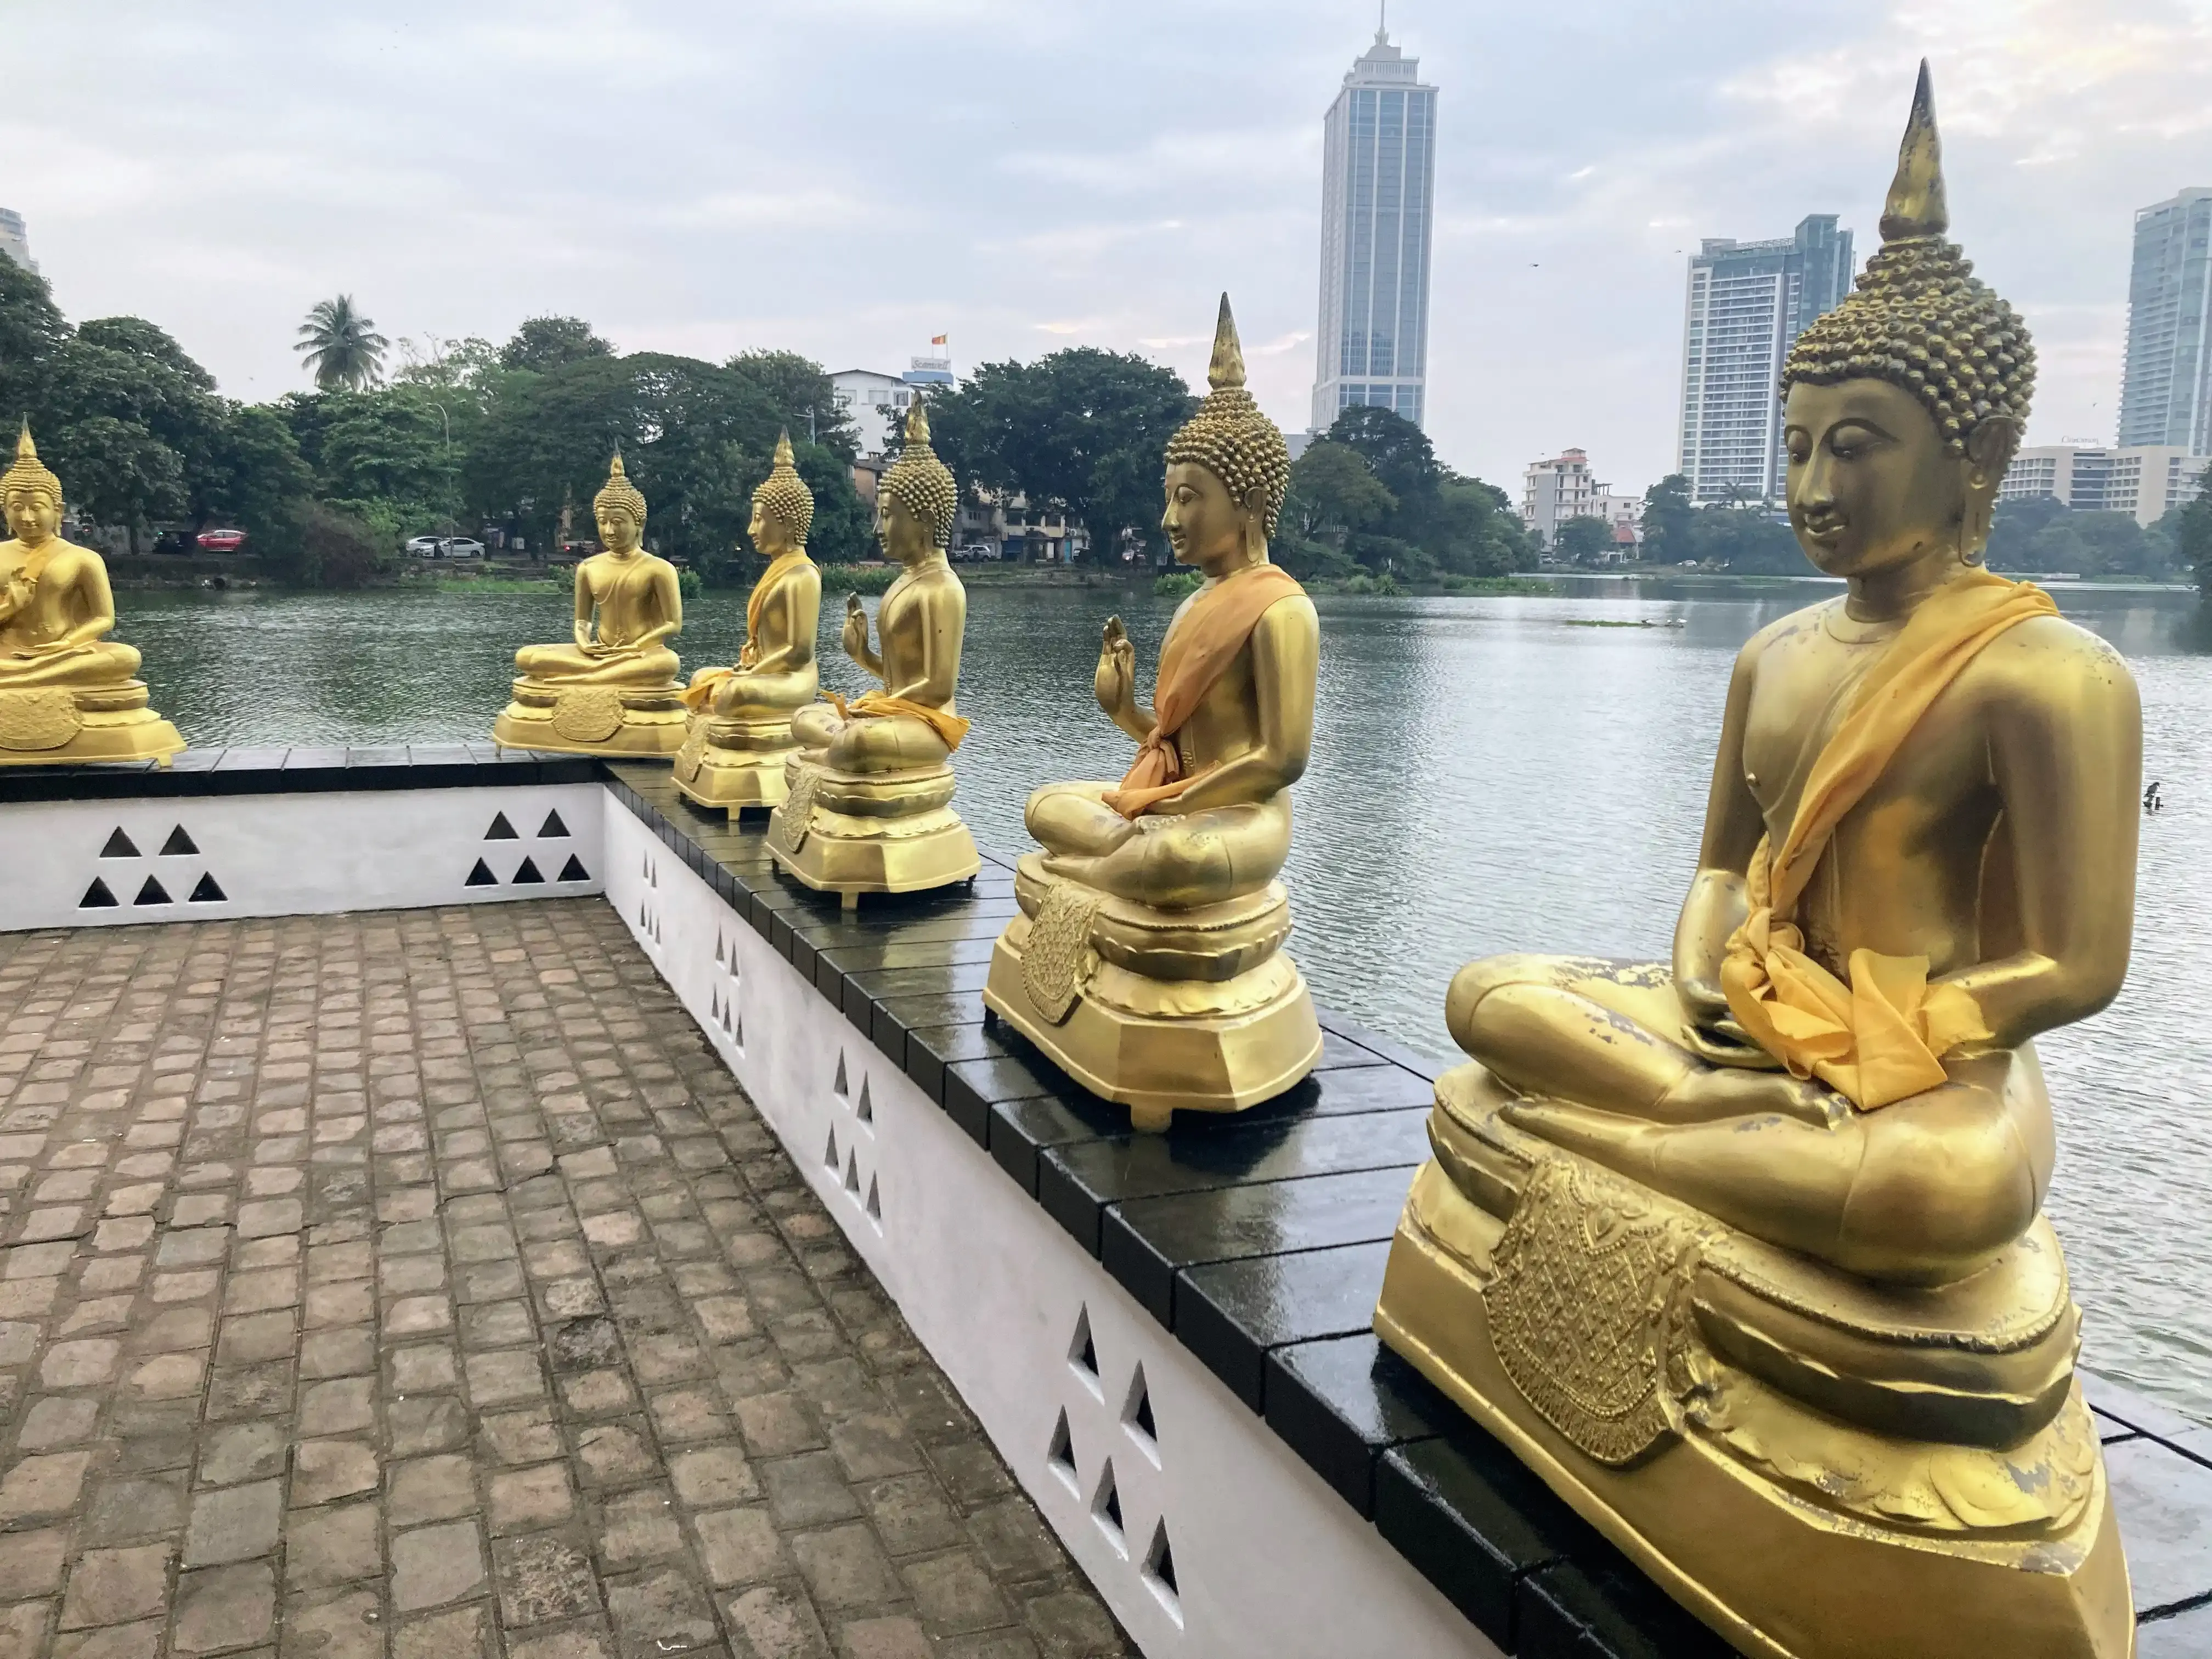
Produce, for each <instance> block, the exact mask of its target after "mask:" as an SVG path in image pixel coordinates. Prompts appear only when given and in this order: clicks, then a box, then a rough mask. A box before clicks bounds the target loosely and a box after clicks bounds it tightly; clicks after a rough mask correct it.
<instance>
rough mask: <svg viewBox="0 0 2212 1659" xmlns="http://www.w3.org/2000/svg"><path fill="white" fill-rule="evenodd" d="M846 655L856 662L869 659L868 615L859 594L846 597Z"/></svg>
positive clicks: (850, 594)
mask: <svg viewBox="0 0 2212 1659" xmlns="http://www.w3.org/2000/svg"><path fill="white" fill-rule="evenodd" d="M844 643H845V654H846V655H847V656H848V657H850V658H851V659H853V660H854V662H861V663H864V662H866V660H867V659H868V613H867V611H866V610H865V609H864V608H863V607H862V606H861V604H860V595H859V594H858V593H848V594H847V595H846V596H845V637H844Z"/></svg>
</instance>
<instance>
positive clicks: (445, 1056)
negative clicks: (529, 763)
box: [0, 900, 1127, 1659]
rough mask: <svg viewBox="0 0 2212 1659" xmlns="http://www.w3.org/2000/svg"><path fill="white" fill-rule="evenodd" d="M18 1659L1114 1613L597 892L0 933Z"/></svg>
mask: <svg viewBox="0 0 2212 1659" xmlns="http://www.w3.org/2000/svg"><path fill="white" fill-rule="evenodd" d="M25 951H36V952H39V953H40V955H39V957H38V961H39V964H40V965H39V968H38V971H37V974H36V975H35V976H33V975H23V974H21V973H15V974H11V973H10V972H9V968H10V965H11V964H12V963H17V962H20V961H22V960H24V959H25V958H24V957H23V953H24V952H25ZM103 963H106V964H111V965H106V966H103V965H102V964H103ZM188 963H189V964H190V965H189V966H187V965H186V964H188ZM94 979H97V980H98V981H100V983H99V986H98V987H97V988H87V987H88V981H93V980H94ZM33 984H35V985H36V986H37V987H39V989H38V992H37V994H38V995H40V996H41V997H45V996H47V995H51V996H52V998H53V1003H52V1006H53V1007H54V1008H56V1009H59V1008H61V1007H64V1006H67V1007H70V1008H71V1009H73V1010H83V1011H85V1012H82V1013H81V1014H73V1015H72V1017H71V1018H70V1019H68V1020H67V1021H65V1022H64V1021H58V1020H56V1019H55V1018H53V1017H52V1015H51V1014H47V1013H41V1014H40V1015H37V1016H35V1017H33V1022H34V1024H33V1023H25V1020H24V1018H23V1017H22V1016H21V1014H20V1012H19V1011H20V1009H21V1007H22V1006H23V1005H24V1001H25V1000H26V999H27V998H28V997H29V996H31V995H32V994H33V992H32V991H31V989H30V988H29V987H32V986H33ZM117 986H126V987H129V988H128V989H127V990H126V991H125V993H124V994H123V996H122V998H121V1000H118V997H117V994H116V992H115V989H114V987H117ZM9 987H15V988H13V989H10V988H9ZM126 1032H127V1033H128V1035H127V1036H126V1035H125V1033H126ZM102 1056H112V1057H113V1058H109V1059H103V1058H102ZM11 1057H20V1059H19V1060H14V1062H13V1063H11ZM26 1077H29V1078H30V1079H31V1080H27V1081H21V1082H17V1081H15V1079H23V1078H26ZM11 1088H12V1089H13V1092H12V1094H11V1093H9V1092H7V1091H9V1090H10V1089H11ZM103 1113H104V1114H107V1115H106V1116H100V1114H103ZM72 1212H74V1213H72ZM0 1243H4V1247H5V1248H4V1249H0V1425H5V1424H6V1423H8V1422H9V1421H10V1420H13V1421H14V1422H15V1437H14V1439H13V1441H12V1442H9V1441H5V1440H0V1448H10V1449H12V1452H13V1456H12V1458H11V1459H8V1460H5V1461H0V1659H14V1656H15V1654H16V1653H17V1652H19V1651H20V1652H21V1653H23V1654H25V1655H26V1656H28V1655H31V1654H40V1655H44V1654H46V1653H48V1652H51V1653H53V1654H55V1655H57V1656H60V1659H162V1656H165V1655H166V1656H173V1659H199V1656H201V1655H208V1656H219V1655H220V1656H237V1659H295V1656H298V1659H449V1656H450V1659H501V1656H504V1659H614V1656H617V1655H622V1656H624V1659H628V1656H633V1655H636V1656H644V1655H651V1656H652V1659H661V1656H663V1655H666V1654H670V1653H676V1652H687V1651H708V1652H714V1653H721V1652H724V1651H728V1652H730V1653H732V1654H733V1655H744V1656H758V1655H768V1654H774V1655H777V1656H816V1655H818V1656H822V1659H828V1656H829V1655H831V1654H832V1653H835V1654H836V1655H837V1656H839V1659H909V1656H913V1655H917V1654H919V1653H921V1652H922V1651H925V1650H927V1648H928V1645H929V1644H935V1646H936V1647H937V1648H939V1649H941V1650H943V1651H944V1652H945V1653H946V1654H947V1655H948V1656H951V1655H956V1654H966V1655H969V1656H970V1659H975V1656H980V1655H983V1654H987V1653H989V1654H1000V1655H1012V1654H1015V1653H1035V1652H1039V1651H1042V1652H1046V1653H1049V1654H1052V1655H1054V1656H1056V1659H1057V1656H1062V1655H1065V1656H1067V1659H1076V1656H1087V1655H1090V1654H1092V1653H1120V1652H1125V1651H1127V1644H1126V1640H1125V1638H1121V1635H1120V1633H1119V1632H1117V1631H1115V1628H1114V1626H1113V1622H1112V1620H1111V1619H1110V1617H1109V1615H1108V1614H1107V1613H1106V1612H1105V1609H1104V1608H1103V1606H1102V1605H1101V1604H1100V1603H1099V1602H1098V1601H1097V1598H1096V1597H1095V1596H1094V1595H1091V1592H1090V1591H1089V1590H1088V1589H1087V1588H1086V1587H1085V1586H1084V1585H1083V1584H1082V1583H1081V1582H1080V1580H1079V1578H1077V1577H1075V1576H1074V1574H1073V1570H1072V1569H1071V1568H1070V1567H1069V1565H1068V1564H1067V1563H1066V1559H1065V1557H1064V1555H1062V1554H1061V1553H1060V1551H1059V1548H1058V1546H1057V1544H1056V1542H1055V1541H1054V1540H1052V1538H1051V1537H1050V1534H1048V1531H1047V1530H1046V1529H1045V1528H1043V1526H1042V1523H1041V1522H1039V1521H1038V1520H1037V1518H1036V1516H1035V1513H1034V1511H1033V1510H1030V1509H1029V1507H1028V1505H1027V1501H1026V1500H1025V1499H1024V1498H1021V1497H1020V1496H1019V1495H1018V1493H1017V1492H1015V1491H1014V1489H1013V1487H1012V1484H1011V1482H1010V1481H1009V1480H1008V1479H1007V1477H1006V1472H1005V1469H1004V1467H1003V1465H1002V1464H1000V1462H999V1460H998V1458H997V1457H996V1455H995V1454H994V1453H993V1452H992V1450H991V1449H990V1448H989V1447H988V1446H987V1444H986V1443H984V1442H983V1440H982V1437H981V1432H980V1431H979V1429H978V1428H977V1426H976V1425H975V1422H974V1420H973V1419H972V1417H970V1416H969V1414H968V1413H967V1412H966V1411H965V1409H964V1408H963V1407H961V1406H960V1404H959V1402H958V1401H957V1396H955V1395H953V1394H952V1392H951V1389H950V1387H949V1385H947V1384H946V1383H945V1381H944V1379H943V1377H942V1376H941V1374H940V1373H939V1372H938V1371H937V1370H936V1369H935V1367H934V1366H933V1365H932V1364H929V1362H928V1359H927V1356H926V1355H925V1354H924V1353H922V1352H921V1349H920V1348H919V1346H918V1345H916V1344H915V1342H914V1340H913V1338H912V1334H911V1333H909V1332H908V1331H907V1330H906V1329H905V1328H904V1326H903V1324H902V1322H901V1321H900V1320H899V1319H898V1317H897V1315H896V1310H893V1309H892V1308H891V1306H890V1303H889V1301H888V1299H887V1298H886V1297H884V1295H883V1293H882V1291H881V1290H880V1288H879V1287H878V1286H877V1285H875V1284H874V1282H873V1281H872V1279H870V1278H869V1277H868V1275H867V1273H866V1269H865V1268H864V1267H861V1266H860V1263H859V1262H858V1261H857V1260H856V1259H855V1258H854V1256H853V1255H852V1254H851V1252H850V1251H849V1250H848V1249H846V1248H845V1247H844V1245H843V1244H842V1240H841V1238H840V1237H839V1235H838V1233H837V1231H836V1227H835V1225H834V1224H833V1223H832V1222H831V1220H830V1219H829V1214H828V1212H826V1211H825V1210H824V1209H823V1206H821V1205H820V1204H819V1203H818V1202H817V1201H816V1200H815V1199H814V1198H813V1196H812V1194H811V1192H810V1191H809V1190H808V1188H806V1187H805V1183H804V1182H802V1181H801V1180H800V1179H799V1176H798V1173H797V1172H796V1171H795V1170H793V1168H792V1167H791V1165H790V1164H789V1162H788V1161H787V1159H786V1158H784V1157H783V1155H782V1153H781V1152H780V1151H779V1150H778V1149H777V1148H776V1146H775V1141H774V1139H773V1137H772V1136H771V1135H770V1134H769V1133H768V1131H767V1130H766V1128H765V1127H764V1126H763V1124H762V1122H761V1121H760V1120H759V1118H758V1117H757V1115H756V1114H755V1113H754V1111H753V1109H752V1107H751V1104H750V1102H748V1101H746V1100H745V1099H744V1096H743V1094H742V1092H741V1091H738V1089H737V1087H736V1085H734V1083H733V1082H732V1080H731V1079H730V1078H729V1077H728V1075H727V1073H725V1072H724V1071H723V1070H722V1069H721V1067H720V1062H719V1061H718V1060H716V1059H715V1058H714V1055H713V1054H712V1052H711V1051H710V1050H708V1048H707V1047H706V1046H705V1043H704V1042H703V1040H702V1037H701V1036H700V1034H699V1032H698V1031H697V1030H696V1027H695V1026H694V1025H693V1024H692V1023H691V1022H690V1018H689V1016H688V1015H686V1014H684V1012H683V1011H682V1010H681V1009H680V1008H678V1006H676V1004H675V1003H674V1001H673V1000H672V998H671V996H670V995H669V994H668V992H667V991H666V989H665V987H663V986H662V985H661V984H660V982H659V979H658V976H657V975H655V974H654V972H653V969H652V968H651V966H650V964H649V963H647V961H646V960H645V958H644V957H643V956H642V955H641V953H640V952H639V951H637V949H636V947H635V945H634V944H633V942H632V941H631V940H630V939H629V936H628V934H627V933H626V931H625V930H624V929H623V927H622V924H621V922H620V921H619V919H618V918H617V917H615V916H614V915H612V913H611V911H609V910H608V909H607V908H605V905H604V904H603V903H601V902H599V901H596V900H581V901H556V902H531V903H526V904H520V905H508V906H500V907H496V908H468V907H464V908H457V909H451V910H439V911H421V912H406V913H398V914H387V915H363V916H343V917H299V918H285V919H281V920H277V921H248V922H217V923H205V924H198V925H193V926H181V927H179V926H156V927H137V928H131V929H128V930H100V931H98V932H96V933H89V932H88V933H64V934H49V935H44V936H35V935H6V936H0ZM963 1516H965V1519H964V1520H963ZM817 1607H822V1608H824V1609H827V1610H828V1613H827V1618H826V1620H825V1619H824V1618H823V1617H822V1616H817ZM94 1620H102V1621H106V1622H92V1621H94ZM992 1620H996V1621H997V1622H995V1623H993V1622H990V1621H992Z"/></svg>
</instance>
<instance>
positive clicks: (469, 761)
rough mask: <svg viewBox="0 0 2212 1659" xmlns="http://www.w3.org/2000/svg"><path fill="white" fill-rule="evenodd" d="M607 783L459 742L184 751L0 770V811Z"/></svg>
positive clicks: (596, 766)
mask: <svg viewBox="0 0 2212 1659" xmlns="http://www.w3.org/2000/svg"><path fill="white" fill-rule="evenodd" d="M604 778H605V772H604V771H603V770H602V769H601V766H600V763H599V762H598V761H596V760H593V759H592V758H591V757H588V756H583V755H552V754H541V753H538V752H535V751H532V750H502V751H500V752H499V753H498V754H497V755H496V756H494V757H486V756H485V755H483V754H482V753H479V752H477V751H476V750H472V749H471V747H469V746H467V745H465V744H413V745H408V744H400V745H398V746H388V747H383V748H366V747H357V748H350V749H331V748H307V747H305V746H302V747H300V748H296V749H249V748H244V747H233V748H228V749H187V750H185V751H184V753H182V754H180V755H178V756H176V757H173V760H172V761H171V763H170V764H169V765H167V766H166V767H163V766H158V765H156V764H155V763H153V762H151V761H143V762H132V763H128V764H113V763H110V764H106V765H94V766H12V767H8V768H5V769H0V806H8V805H31V804H33V803H43V802H50V801H71V800H128V799H149V800H181V799H192V798H195V797H200V798H205V797H209V796H216V795H292V794H331V793H338V792H340V791H349V790H392V789H466V788H479V787H483V788H489V787H497V788H510V787H513V786H515V785H518V784H546V783H597V782H600V781H603V780H604Z"/></svg>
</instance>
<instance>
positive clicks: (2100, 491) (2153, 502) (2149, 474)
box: [1997, 444, 2208, 529]
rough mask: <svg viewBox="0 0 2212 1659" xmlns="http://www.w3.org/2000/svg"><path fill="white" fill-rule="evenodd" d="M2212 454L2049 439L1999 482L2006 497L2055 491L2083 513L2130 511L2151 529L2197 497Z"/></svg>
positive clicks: (2023, 455)
mask: <svg viewBox="0 0 2212 1659" xmlns="http://www.w3.org/2000/svg"><path fill="white" fill-rule="evenodd" d="M2207 460H2208V458H2207V457H2205V456H2203V455H2193V454H2191V453H2190V452H2189V451H2188V450H2186V449H2184V448H2181V447H2179V446H2177V445H2172V444H2130V445H2128V446H2126V447H2122V448H2118V449H2104V448H2093V447H2087V446H2084V445H2079V444H2045V445H2039V446H2037V447H2034V448H2032V449H2023V450H2021V452H2020V453H2019V454H2018V455H2016V456H2015V457H2014V458H2013V464H2012V467H2011V470H2010V471H2008V472H2006V474H2005V477H2004V482H2003V483H2002V484H2000V485H1999V486H1998V487H1997V499H1998V500H1999V501H2031V500H2033V499H2034V498H2035V497H2036V496H2039V495H2051V496H2055V497H2057V499H2058V500H2059V501H2063V502H2065V503H2066V505H2067V506H2069V507H2072V508H2073V509H2074V510H2075V512H2077V513H2127V514H2128V515H2129V516H2130V517H2131V518H2132V519H2134V520H2135V521H2136V523H2137V524H2139V525H2142V526H2144V527H2145V528H2146V529H2148V527H2149V526H2152V525H2154V524H2156V523H2157V522H2158V521H2159V520H2160V519H2162V518H2164V517H2165V516H2166V513H2169V512H2171V511H2172V509H2173V508H2175V507H2184V506H2186V505H2187V504H2188V503H2189V502H2191V501H2195V500H2196V499H2197V492H2198V491H2199V490H2201V489H2203V485H2204V473H2205V467H2206V465H2207Z"/></svg>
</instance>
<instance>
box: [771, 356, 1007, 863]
mask: <svg viewBox="0 0 2212 1659" xmlns="http://www.w3.org/2000/svg"><path fill="white" fill-rule="evenodd" d="M959 505H960V492H959V490H958V488H957V486H956V485H955V484H954V483H953V479H952V474H951V471H950V470H949V469H948V468H947V467H946V466H945V463H944V462H942V461H940V460H939V459H937V455H936V453H935V452H934V451H933V450H932V449H931V448H930V447H929V417H928V416H927V415H926V414H924V413H923V412H922V405H921V398H915V401H914V403H913V404H912V405H911V407H910V408H909V409H908V412H907V419H906V444H905V447H904V448H903V449H902V451H901V452H900V453H899V457H898V459H896V461H894V462H893V463H892V464H891V465H890V467H889V468H888V469H886V470H885V471H884V476H883V479H882V481H881V483H878V486H877V507H878V526H877V533H878V538H879V539H880V540H881V541H882V543H883V547H884V552H885V553H887V554H889V555H890V556H891V557H892V558H893V559H895V560H896V561H897V562H898V564H899V566H900V570H899V574H898V577H897V579H896V580H894V581H893V582H892V583H891V585H890V587H889V588H888V589H886V590H885V591H884V601H883V605H882V606H881V608H880V609H879V610H878V613H877V623H878V626H877V634H878V636H879V637H880V639H881V641H882V649H881V650H880V651H878V650H877V649H876V648H875V647H873V646H872V644H871V643H870V640H869V630H868V616H867V612H866V611H865V610H863V609H862V608H861V605H860V595H858V594H857V593H848V594H847V595H846V596H845V629H844V635H843V641H842V643H843V645H844V647H845V654H846V655H847V656H848V657H850V658H852V659H853V660H854V662H857V663H859V664H860V665H861V666H862V667H863V668H865V669H866V670H867V671H869V672H870V673H871V674H872V675H874V676H875V677H876V678H878V680H881V681H882V682H883V689H882V690H878V691H870V692H866V693H865V694H863V695H862V696H858V697H855V698H854V699H853V700H852V701H851V702H846V701H845V699H843V698H842V697H839V696H835V695H834V694H833V695H832V696H831V697H830V699H829V702H826V703H821V702H817V703H812V704H810V705H809V706H808V707H806V708H802V709H800V710H799V712H798V713H797V714H794V715H793V717H792V720H791V734H792V736H793V738H794V739H795V740H796V741H797V743H798V744H799V750H798V752H797V753H795V754H793V756H792V757H791V758H790V759H789V760H788V761H787V763H786V766H785V775H786V778H787V784H788V789H789V793H788V794H787V798H786V799H785V800H784V802H783V804H782V805H780V806H778V807H777V808H776V809H775V812H774V813H773V814H772V815H771V817H769V853H770V854H773V855H774V857H775V861H776V863H777V864H778V865H779V866H781V867H782V868H783V869H784V870H786V871H787V872H789V873H790V874H792V875H793V876H795V877H796V878H799V880H800V881H802V882H804V883H805V884H807V885H808V886H809V887H812V888H815V889H817V890H820V891H823V892H834V893H837V894H839V895H841V896H842V897H843V898H844V901H845V902H846V903H847V904H848V905H852V904H856V903H858V902H859V900H860V895H861V894H863V893H911V892H918V891H921V890H926V889H928V888H933V887H943V886H945V885H947V884H950V883H952V882H956V881H965V880H967V879H968V878H969V877H970V876H973V875H974V874H975V872H976V871H977V870H978V869H980V868H981V866H982V860H981V859H980V858H979V857H978V856H977V855H976V852H975V838H974V837H973V836H970V835H969V833H968V826H967V825H966V824H964V823H962V822H961V821H960V815H959V814H958V813H957V812H955V811H953V810H952V807H951V800H952V793H953V790H954V788H955V787H956V786H955V780H954V778H953V775H952V751H953V750H956V749H957V748H958V747H959V746H960V739H961V738H963V737H964V736H965V735H966V734H967V731H968V722H967V721H966V720H963V719H961V717H960V714H959V711H958V708H957V703H956V701H955V693H956V692H957V690H958V689H959V684H960V644H961V639H962V636H963V635H964V634H965V633H966V631H967V627H968V592H967V590H966V589H965V588H963V586H961V585H960V578H959V577H958V576H957V575H955V574H953V570H952V566H951V563H950V562H948V561H947V560H946V558H945V544H946V543H947V542H948V541H950V540H951V536H952V523H953V520H954V519H955V517H957V513H958V510H959Z"/></svg>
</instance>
